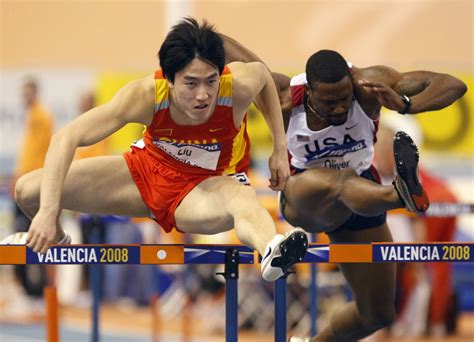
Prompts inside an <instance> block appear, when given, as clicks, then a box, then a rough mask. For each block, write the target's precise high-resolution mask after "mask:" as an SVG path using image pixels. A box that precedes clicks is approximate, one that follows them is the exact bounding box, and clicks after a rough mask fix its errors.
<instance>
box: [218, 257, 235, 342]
mask: <svg viewBox="0 0 474 342" xmlns="http://www.w3.org/2000/svg"><path fill="white" fill-rule="evenodd" d="M239 259H240V255H239V251H238V250H237V249H235V248H229V249H228V250H227V251H226V252H225V268H224V273H218V274H220V275H223V276H224V278H225V319H226V327H225V340H226V342H237V339H238V332H239V322H238V308H239V302H238V298H237V295H238V293H237V280H238V279H239Z"/></svg>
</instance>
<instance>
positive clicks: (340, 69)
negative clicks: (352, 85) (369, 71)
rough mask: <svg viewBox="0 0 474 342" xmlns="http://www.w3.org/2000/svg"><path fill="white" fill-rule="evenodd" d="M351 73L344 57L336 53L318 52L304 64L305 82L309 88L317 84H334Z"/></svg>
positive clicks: (328, 51)
mask: <svg viewBox="0 0 474 342" xmlns="http://www.w3.org/2000/svg"><path fill="white" fill-rule="evenodd" d="M346 76H349V77H350V76H351V71H350V69H349V66H348V65H347V62H346V60H345V59H344V57H342V56H341V54H339V53H338V52H336V51H332V50H320V51H318V52H316V53H314V54H313V55H312V56H311V57H309V59H308V61H307V62H306V80H307V82H308V84H309V86H310V87H311V88H314V86H315V85H316V84H317V83H335V82H339V81H340V80H342V79H343V78H344V77H346Z"/></svg>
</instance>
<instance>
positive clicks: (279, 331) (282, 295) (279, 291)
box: [274, 272, 292, 342]
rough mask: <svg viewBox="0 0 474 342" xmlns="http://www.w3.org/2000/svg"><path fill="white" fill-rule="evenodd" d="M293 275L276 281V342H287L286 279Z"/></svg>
mask: <svg viewBox="0 0 474 342" xmlns="http://www.w3.org/2000/svg"><path fill="white" fill-rule="evenodd" d="M291 273H292V272H290V273H286V274H284V275H283V276H282V277H281V278H280V279H277V280H276V281H275V324H274V325H275V329H274V330H275V342H286V325H287V323H286V278H287V277H288V275H289V274H291Z"/></svg>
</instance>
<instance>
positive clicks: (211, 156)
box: [153, 140, 221, 171]
mask: <svg viewBox="0 0 474 342" xmlns="http://www.w3.org/2000/svg"><path fill="white" fill-rule="evenodd" d="M153 144H155V146H156V147H158V148H159V149H160V150H162V151H163V152H165V153H167V154H168V155H170V156H171V157H173V158H174V159H176V160H178V161H180V162H182V163H184V164H187V165H191V166H197V167H200V168H203V169H207V170H213V171H215V170H216V169H217V163H218V161H219V156H220V155H221V144H219V143H213V144H182V143H175V142H170V141H163V140H155V141H153Z"/></svg>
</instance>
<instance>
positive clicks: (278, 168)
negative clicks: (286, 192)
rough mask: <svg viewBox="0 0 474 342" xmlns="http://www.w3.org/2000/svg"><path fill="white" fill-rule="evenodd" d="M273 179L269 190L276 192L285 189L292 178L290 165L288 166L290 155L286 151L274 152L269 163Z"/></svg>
mask: <svg viewBox="0 0 474 342" xmlns="http://www.w3.org/2000/svg"><path fill="white" fill-rule="evenodd" d="M268 166H269V168H270V173H271V178H270V179H269V181H270V185H269V188H270V189H272V190H274V191H282V190H283V189H285V185H286V182H287V181H288V178H289V177H290V165H289V164H288V153H287V151H286V149H285V150H280V151H273V153H272V155H271V156H270V160H269V161H268Z"/></svg>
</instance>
